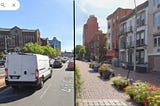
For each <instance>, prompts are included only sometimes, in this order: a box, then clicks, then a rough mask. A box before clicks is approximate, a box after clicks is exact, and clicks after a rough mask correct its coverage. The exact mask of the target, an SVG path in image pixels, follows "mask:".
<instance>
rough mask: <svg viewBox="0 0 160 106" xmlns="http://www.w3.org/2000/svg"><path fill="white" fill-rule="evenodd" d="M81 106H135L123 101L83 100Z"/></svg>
mask: <svg viewBox="0 0 160 106" xmlns="http://www.w3.org/2000/svg"><path fill="white" fill-rule="evenodd" d="M79 106H133V105H131V104H128V103H126V102H125V101H124V100H121V99H92V100H91V99H83V100H81V101H80V102H79Z"/></svg>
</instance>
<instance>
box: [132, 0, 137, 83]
mask: <svg viewBox="0 0 160 106" xmlns="http://www.w3.org/2000/svg"><path fill="white" fill-rule="evenodd" d="M134 6H135V10H134V12H135V26H134V40H135V41H134V42H135V43H134V72H133V80H134V81H135V71H136V40H137V35H136V33H137V26H136V20H137V6H136V0H134Z"/></svg>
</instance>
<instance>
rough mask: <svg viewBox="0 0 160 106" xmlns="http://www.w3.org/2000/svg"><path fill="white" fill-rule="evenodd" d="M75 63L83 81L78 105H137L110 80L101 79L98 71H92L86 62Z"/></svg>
mask: <svg viewBox="0 0 160 106" xmlns="http://www.w3.org/2000/svg"><path fill="white" fill-rule="evenodd" d="M76 65H78V66H79V69H80V74H81V79H82V81H84V83H83V92H82V96H81V99H79V100H78V102H79V105H78V106H137V105H136V104H135V103H134V102H131V101H130V99H129V96H128V95H126V94H125V93H124V92H122V91H118V90H117V89H116V88H115V87H114V86H113V85H112V82H111V80H103V79H101V78H100V75H99V73H94V72H92V69H90V68H89V64H88V63H85V62H80V61H77V62H76ZM117 74H118V73H117Z"/></svg>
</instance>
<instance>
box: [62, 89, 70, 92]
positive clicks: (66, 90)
mask: <svg viewBox="0 0 160 106" xmlns="http://www.w3.org/2000/svg"><path fill="white" fill-rule="evenodd" d="M61 90H62V91H64V92H71V89H61Z"/></svg>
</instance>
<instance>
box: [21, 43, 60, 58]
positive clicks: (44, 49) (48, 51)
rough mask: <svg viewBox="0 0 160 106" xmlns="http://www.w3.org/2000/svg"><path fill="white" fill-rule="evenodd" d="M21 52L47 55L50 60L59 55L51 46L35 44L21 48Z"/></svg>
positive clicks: (28, 44)
mask: <svg viewBox="0 0 160 106" xmlns="http://www.w3.org/2000/svg"><path fill="white" fill-rule="evenodd" d="M23 52H25V53H35V54H42V55H48V56H49V57H52V58H53V57H55V56H58V55H59V54H60V53H59V51H58V50H57V49H55V48H52V47H51V46H41V45H38V44H37V43H27V44H26V45H25V46H24V48H23Z"/></svg>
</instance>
